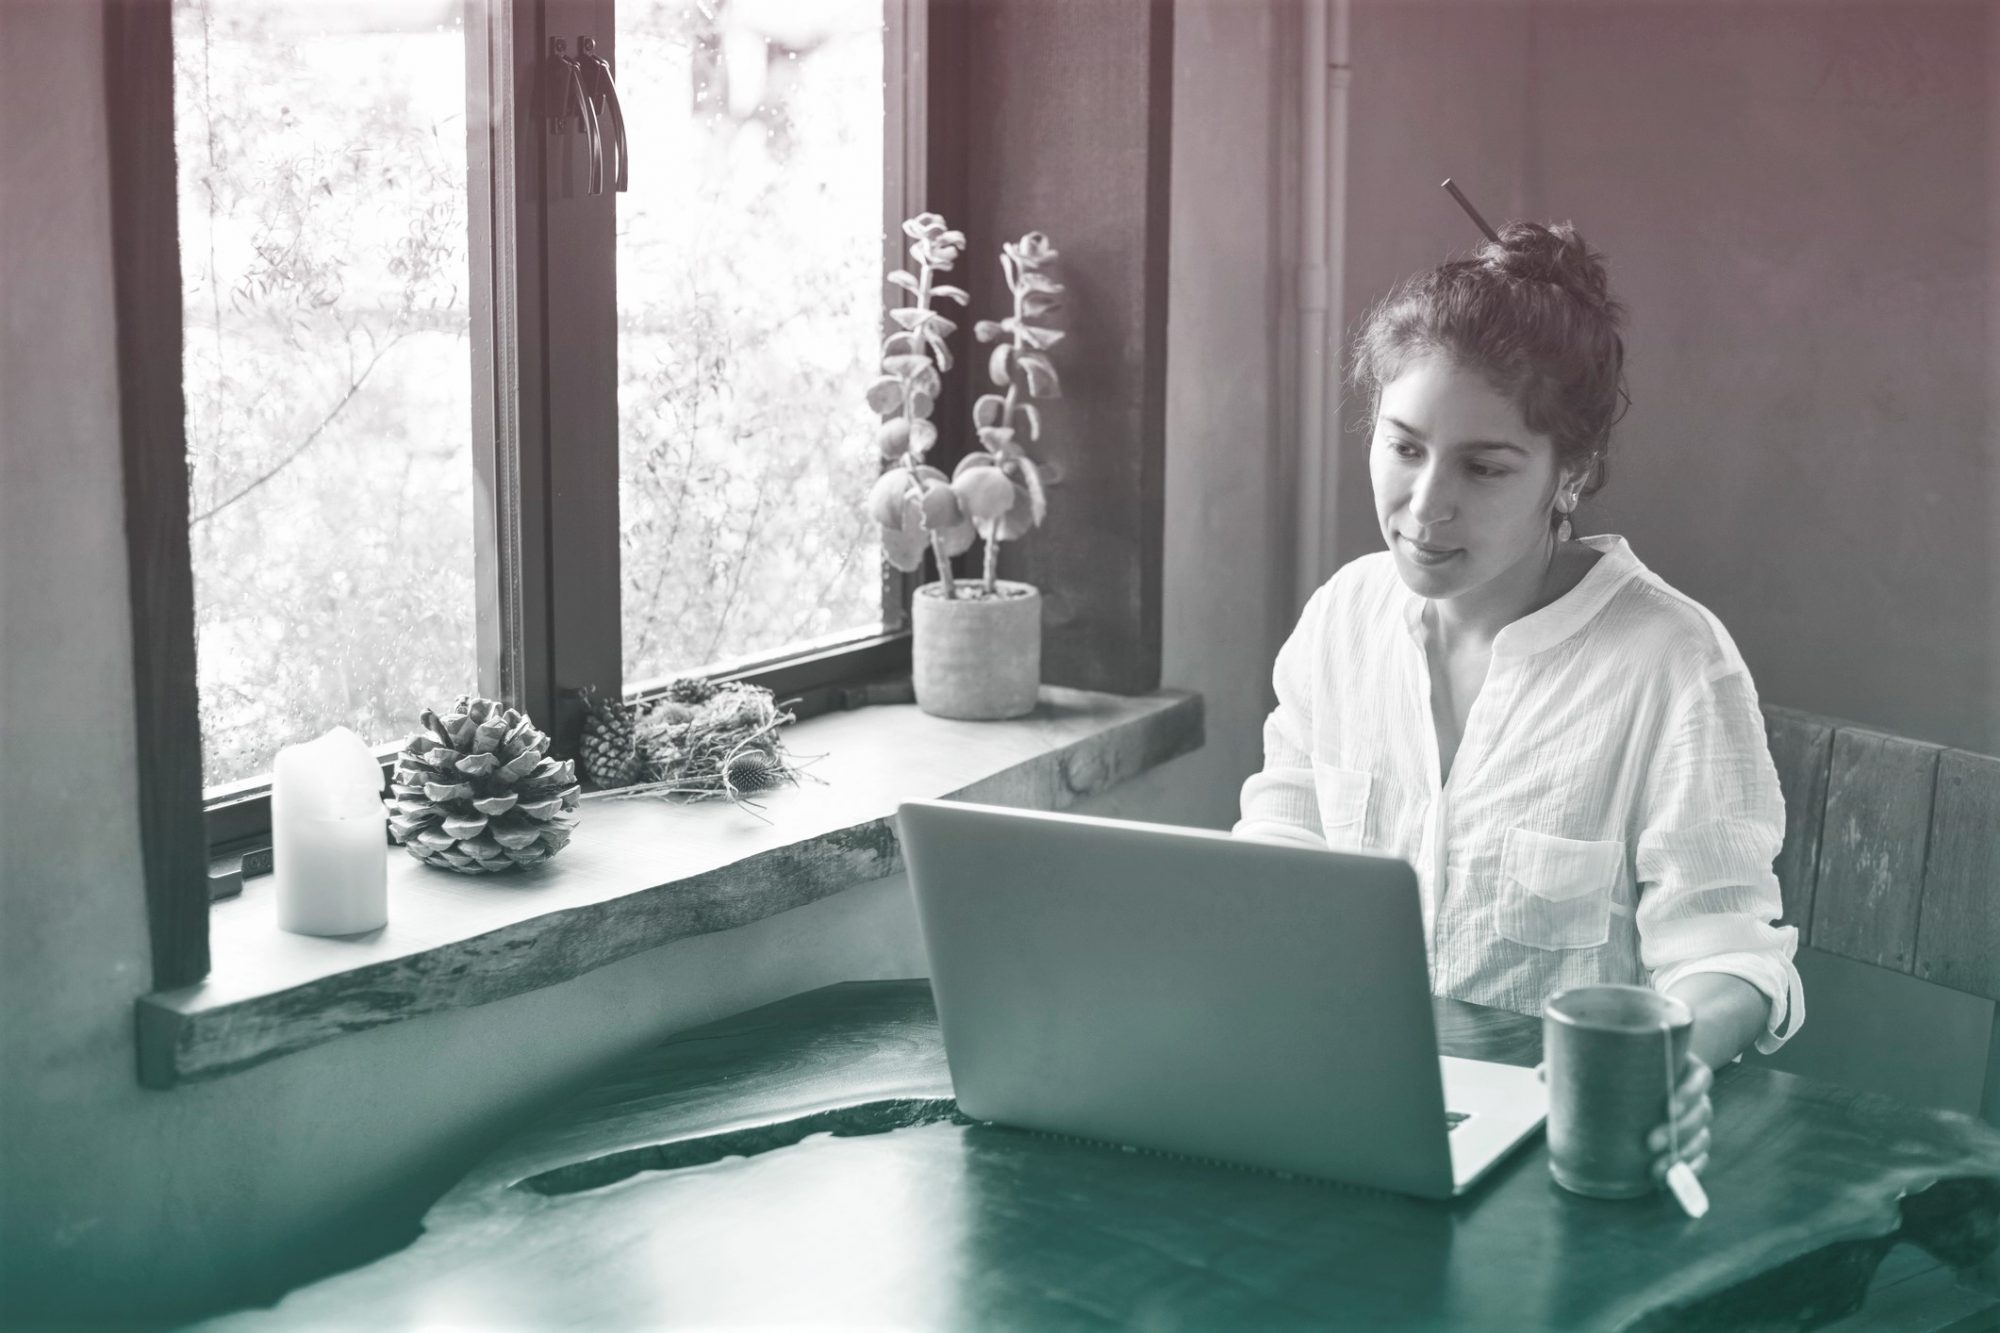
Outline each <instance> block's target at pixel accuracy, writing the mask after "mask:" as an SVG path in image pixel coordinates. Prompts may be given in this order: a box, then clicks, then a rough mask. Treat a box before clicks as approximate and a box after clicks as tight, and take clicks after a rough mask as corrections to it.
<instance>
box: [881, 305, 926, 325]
mask: <svg viewBox="0 0 2000 1333" xmlns="http://www.w3.org/2000/svg"><path fill="white" fill-rule="evenodd" d="M889 318H890V319H893V320H895V321H896V323H897V324H899V325H901V326H902V327H903V328H905V329H910V330H912V331H914V330H915V329H916V327H917V325H919V324H923V323H926V322H928V321H929V320H930V319H932V318H933V316H932V315H931V312H930V311H928V310H925V309H924V308H923V307H922V306H914V305H899V306H897V307H896V308H895V309H894V310H891V311H890V312H889Z"/></svg>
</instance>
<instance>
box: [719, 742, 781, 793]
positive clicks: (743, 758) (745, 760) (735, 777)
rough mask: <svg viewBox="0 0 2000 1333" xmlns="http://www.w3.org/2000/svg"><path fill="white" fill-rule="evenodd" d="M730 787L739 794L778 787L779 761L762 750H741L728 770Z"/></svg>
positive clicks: (731, 760)
mask: <svg viewBox="0 0 2000 1333" xmlns="http://www.w3.org/2000/svg"><path fill="white" fill-rule="evenodd" d="M727 773H728V777H729V785H730V786H731V787H732V788H734V789H735V790H736V791H737V792H739V793H744V794H747V793H750V792H755V791H764V790H766V789H768V788H771V787H775V786H777V785H778V780H779V777H780V776H781V775H780V773H779V771H778V765H777V761H776V760H774V759H772V758H771V756H770V755H768V754H765V753H764V752H763V751H762V750H739V751H737V752H736V755H735V757H733V758H732V759H730V761H729V766H728V769H727Z"/></svg>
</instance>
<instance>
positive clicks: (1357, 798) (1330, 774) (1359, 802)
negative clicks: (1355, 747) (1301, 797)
mask: <svg viewBox="0 0 2000 1333" xmlns="http://www.w3.org/2000/svg"><path fill="white" fill-rule="evenodd" d="M1373 785H1374V778H1373V777H1372V776H1371V775H1369V774H1368V773H1366V772H1363V771H1362V770H1361V769H1358V768H1336V767H1335V766H1334V765H1332V764H1323V763H1321V762H1320V761H1319V760H1317V759H1315V760H1313V790H1314V793H1315V794H1316V796H1317V798H1318V801H1319V826H1320V830H1321V831H1322V832H1323V833H1325V835H1326V840H1327V842H1328V843H1329V844H1331V845H1332V846H1335V847H1339V846H1342V845H1348V846H1358V845H1360V844H1363V843H1365V842H1367V840H1368V839H1367V828H1368V794H1369V790H1370V788H1371V787H1373Z"/></svg>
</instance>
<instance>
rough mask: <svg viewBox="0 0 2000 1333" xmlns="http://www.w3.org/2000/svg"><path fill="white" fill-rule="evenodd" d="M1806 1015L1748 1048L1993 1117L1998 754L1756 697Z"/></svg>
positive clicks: (1784, 1065) (1999, 1069)
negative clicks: (1795, 1027) (1776, 798)
mask: <svg viewBox="0 0 2000 1333" xmlns="http://www.w3.org/2000/svg"><path fill="white" fill-rule="evenodd" d="M1764 724H1765V732H1766V735H1767V736H1768V737H1769V739H1770V745H1771V758H1772V760H1773V761H1774V762H1775V763H1776V765H1777V769H1778V781H1779V784H1780V785H1781V786H1782V787H1783V789H1784V794H1785V843H1784V850H1783V851H1782V852H1781V853H1780V855H1779V858H1778V863H1777V874H1778V882H1779V884H1780V886H1781V888H1782V890H1783V893H1784V903H1785V914H1784V921H1785V923H1786V924H1789V925H1794V926H1797V927H1798V931H1799V953H1798V960H1797V961H1798V968H1799V972H1800V974H1801V976H1802V977H1803V978H1804V981H1805V992H1806V1023H1805V1026H1804V1028H1803V1029H1802V1030H1801V1031H1800V1033H1799V1035H1798V1036H1797V1037H1796V1038H1795V1039H1793V1040H1792V1041H1790V1042H1788V1043H1787V1044H1786V1045H1785V1046H1784V1047H1783V1048H1782V1049H1781V1050H1779V1051H1778V1053H1777V1054H1775V1055H1772V1056H1758V1055H1755V1054H1754V1053H1753V1054H1751V1055H1747V1056H1745V1060H1746V1062H1747V1061H1752V1060H1757V1061H1762V1062H1764V1063H1766V1064H1768V1065H1770V1066H1771V1067H1773V1068H1777V1069H1783V1070H1789V1071H1791V1072H1795V1073H1801V1074H1810V1075H1812V1076H1813V1077H1816V1078H1824V1079H1829V1080H1832V1081H1834V1082H1837V1083H1843V1084H1846V1085H1848V1086H1850V1087H1856V1088H1861V1089H1864V1090H1866V1091H1870V1092H1883V1093H1887V1094H1889V1095H1891V1096H1894V1097H1896V1098H1898V1099H1899V1100H1902V1101H1905V1102H1909V1103H1912V1104H1916V1105H1929V1106H1940V1107H1945V1108H1947V1109H1951V1110H1957V1111H1965V1112H1967V1113H1969V1114H1974V1115H1979V1116H1981V1117H1982V1118H1984V1119H1985V1120H1987V1121H1988V1122H1989V1123H1994V1124H2000V1023H1996V1021H1995V1010H1996V1007H2000V1006H1996V1001H2000V759H1997V758H1993V757H1990V756H1987V755H1978V754H1971V753H1968V752H1967V751H1964V750H1954V749H1950V748H1948V747H1945V746H1941V745H1932V744H1929V743H1927V742H1924V741H1917V740H1911V739H1909V738H1907V737H1903V736H1894V735H1890V734H1888V733H1886V732H1883V731H1878V730H1873V729H1871V728H1867V727H1862V726H1857V725H1854V724H1852V723H1848V722H1842V721H1839V720H1837V719H1833V718H1825V717H1816V716H1814V715H1812V714H1809V713H1799V712H1794V711H1791V710H1789V709H1783V708H1766V709H1764Z"/></svg>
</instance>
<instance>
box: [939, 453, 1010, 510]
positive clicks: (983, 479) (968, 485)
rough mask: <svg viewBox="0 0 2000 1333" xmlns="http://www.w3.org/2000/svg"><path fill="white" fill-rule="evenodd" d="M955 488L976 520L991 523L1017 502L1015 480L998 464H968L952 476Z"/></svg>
mask: <svg viewBox="0 0 2000 1333" xmlns="http://www.w3.org/2000/svg"><path fill="white" fill-rule="evenodd" d="M951 488H952V490H953V491H955V492H957V494H958V499H959V503H960V504H962V505H963V506H964V507H965V516H966V517H967V518H969V519H971V520H972V521H973V522H974V523H990V522H992V521H993V520H994V519H996V518H999V517H1000V516H1001V515H1002V514H1005V513H1006V512H1007V511H1008V510H1009V509H1011V508H1012V507H1013V505H1014V483H1013V482H1011V481H1009V480H1007V478H1006V477H1004V476H1002V475H1001V473H1000V469H998V468H992V467H976V468H968V469H967V470H966V471H965V472H964V473H963V474H962V475H960V476H958V477H954V478H953V479H952V483H951Z"/></svg>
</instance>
